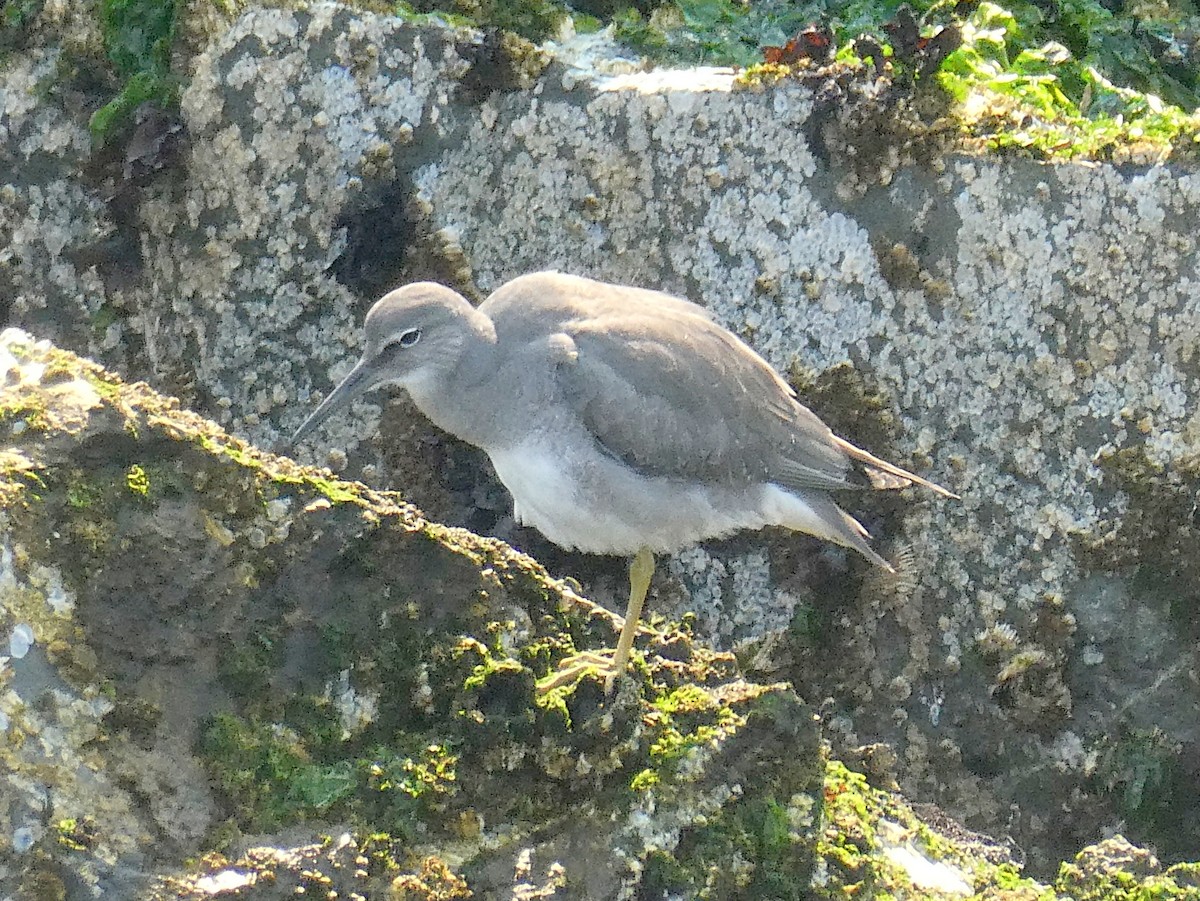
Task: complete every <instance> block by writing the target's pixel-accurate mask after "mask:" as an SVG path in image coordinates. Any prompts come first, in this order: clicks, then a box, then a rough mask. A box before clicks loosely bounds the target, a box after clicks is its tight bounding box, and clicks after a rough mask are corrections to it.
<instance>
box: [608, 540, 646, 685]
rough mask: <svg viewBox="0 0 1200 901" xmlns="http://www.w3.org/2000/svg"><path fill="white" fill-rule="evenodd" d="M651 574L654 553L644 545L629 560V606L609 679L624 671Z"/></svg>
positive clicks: (640, 618)
mask: <svg viewBox="0 0 1200 901" xmlns="http://www.w3.org/2000/svg"><path fill="white" fill-rule="evenodd" d="M653 575H654V554H653V553H651V551H650V548H648V547H644V548H642V549H641V550H640V551H638V552H637V553H636V554H635V555H634V557H633V559H632V560H630V561H629V606H628V607H626V608H625V625H624V626H622V627H621V637H620V638H619V639H617V652H616V653H615V654H613V659H612V673H611V674H610V676H609V678H610V679H615V678H616V677H617V676H619V675H621V673H623V672H625V666H626V664H628V663H629V652H630V651H632V650H633V640H634V639H635V638H636V637H637V631H638V623H640V622H641V621H642V605H643V604H645V603H646V593H647V592H648V591H649V590H650V578H651V577H652V576H653ZM608 689H609V691H611V690H612V686H611V685H610V686H608Z"/></svg>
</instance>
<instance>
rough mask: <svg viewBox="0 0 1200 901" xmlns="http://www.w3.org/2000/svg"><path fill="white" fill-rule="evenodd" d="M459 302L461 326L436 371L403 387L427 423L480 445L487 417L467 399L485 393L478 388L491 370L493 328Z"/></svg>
mask: <svg viewBox="0 0 1200 901" xmlns="http://www.w3.org/2000/svg"><path fill="white" fill-rule="evenodd" d="M463 304H464V307H465V309H464V310H463V325H464V327H463V329H462V331H461V333H460V335H461V340H460V341H459V342H458V345H457V346H456V347H455V348H454V350H453V352H451V353H448V354H446V355H445V356H444V357H443V359H442V365H441V366H439V367H438V369H437V370H436V371H433V372H430V373H428V374H427V375H426V376H425V377H423V378H419V379H415V380H413V381H410V382H409V383H408V384H406V385H405V387H406V388H407V389H408V393H409V396H410V397H411V398H412V399H413V403H415V404H416V405H417V408H418V409H419V410H420V411H421V412H422V413H424V414H425V416H426V417H427V418H428V419H429V421H430V422H432V423H433V424H434V425H436V426H437V427H438V428H440V429H442V430H443V431H445V432H449V433H450V434H451V435H453V436H454V437H456V438H460V439H462V440H463V441H466V442H467V443H468V444H473V445H475V446H476V447H483V446H485V445H486V444H487V443H488V438H489V435H488V434H487V432H486V423H487V421H488V420H490V418H491V417H486V416H481V415H480V414H479V411H478V407H477V404H473V403H470V401H471V400H476V401H478V400H480V399H481V397H480V395H481V394H486V393H487V392H486V391H484V392H481V390H480V389H481V387H482V386H483V384H484V383H486V381H487V378H488V374H489V373H492V372H494V370H495V366H494V364H493V358H494V356H495V353H496V327H495V325H493V323H492V320H491V319H490V318H488V316H487V315H486V314H484V313H480V312H479V311H478V310H477V309H475V308H474V307H472V306H471V305H470V304H468V303H466V301H463Z"/></svg>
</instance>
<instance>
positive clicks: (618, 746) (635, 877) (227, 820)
mask: <svg viewBox="0 0 1200 901" xmlns="http://www.w3.org/2000/svg"><path fill="white" fill-rule="evenodd" d="M0 372H3V379H4V380H3V382H2V383H0V426H2V427H3V429H4V432H5V434H6V435H7V436H9V437H8V441H7V444H6V448H5V450H4V452H3V453H2V454H0V498H2V499H3V514H2V515H0V635H3V636H4V637H5V641H6V644H7V647H6V650H7V651H8V653H7V654H6V655H5V656H4V657H2V658H0V663H2V664H3V665H2V666H0V739H2V742H0V788H2V796H3V798H4V800H5V803H4V805H3V809H0V896H3V897H19V898H63V897H71V898H90V897H97V898H101V897H104V898H110V897H111V898H130V899H132V898H141V897H155V898H159V897H163V898H165V897H177V896H178V897H206V896H211V895H212V894H216V893H219V891H221V890H229V891H233V890H235V889H247V891H248V893H247V894H243V895H241V897H255V898H264V899H266V898H275V897H294V896H295V894H297V892H296V889H298V888H303V887H305V886H307V887H308V889H309V890H312V891H315V890H316V889H318V888H321V887H322V886H324V890H325V891H326V892H329V891H337V892H341V893H342V895H343V896H346V897H349V896H351V893H352V892H358V893H360V895H362V896H364V897H420V898H423V897H430V898H434V897H440V898H459V897H462V898H466V897H470V896H471V892H474V893H475V896H476V897H481V898H493V897H495V898H499V897H511V892H512V891H513V888H512V886H513V885H514V884H515V883H523V884H528V885H529V886H530V887H531V888H530V891H533V890H534V889H537V888H539V887H541V888H545V891H546V894H545V895H543V897H564V898H579V899H584V898H588V899H590V898H617V897H632V896H633V895H634V894H635V893H636V892H638V891H640V890H643V889H644V890H646V891H652V890H653V889H654V887H655V886H658V887H659V889H661V890H663V891H665V890H667V889H672V890H675V889H679V890H683V889H686V888H687V887H688V886H692V887H694V888H697V889H698V888H699V887H701V886H703V885H705V883H706V880H707V881H708V882H710V883H711V884H713V885H715V886H716V887H717V889H716V890H717V891H718V893H719V895H720V896H722V897H729V896H732V895H733V894H736V891H740V890H742V889H746V890H749V889H750V888H753V887H754V886H756V885H768V884H769V885H771V886H775V888H774V889H772V891H773V892H775V893H776V894H777V895H778V896H781V897H782V896H788V897H798V896H799V894H800V893H801V890H802V887H803V886H805V885H806V884H807V880H808V876H809V874H810V872H811V870H812V868H813V856H814V853H815V847H816V842H815V837H816V832H817V831H818V829H819V826H820V823H819V820H820V810H821V805H822V783H823V778H824V757H823V754H822V752H821V749H820V745H819V738H818V733H817V728H816V722H815V719H814V718H813V716H812V714H811V712H810V711H809V710H808V708H807V707H806V706H805V705H804V704H803V703H802V702H801V701H800V700H799V699H798V698H797V697H796V696H795V694H794V693H793V692H792V691H791V690H790V688H789V687H788V686H786V685H783V684H776V685H770V686H766V685H754V684H750V683H747V682H745V681H742V680H741V679H738V678H736V674H735V672H734V665H733V661H732V659H731V658H730V657H729V656H728V655H718V654H714V653H713V652H711V651H707V650H705V649H703V648H701V647H698V646H694V645H693V643H692V641H691V639H690V637H689V636H688V635H686V634H685V633H682V632H680V631H679V630H677V629H676V630H669V631H666V632H663V633H661V634H660V637H659V640H658V641H657V642H656V646H657V648H658V650H659V651H661V652H662V653H663V654H665V655H666V657H665V658H664V657H657V656H656V657H654V658H653V660H652V662H650V663H649V664H643V665H639V667H638V672H639V673H640V675H638V676H634V677H632V678H630V679H627V680H625V681H624V683H623V685H622V687H621V690H620V692H619V693H618V694H617V695H616V696H613V697H609V698H606V697H605V696H604V693H603V689H602V688H601V687H600V684H599V682H598V681H596V680H593V679H590V678H585V679H583V680H582V681H580V682H578V684H572V685H569V686H562V687H559V688H557V689H555V690H554V691H552V692H550V693H549V694H546V695H541V696H535V693H534V680H535V679H536V678H540V677H541V676H543V675H545V674H546V672H547V671H550V670H552V669H553V667H554V666H555V664H556V662H557V660H558V659H559V658H561V657H562V656H563V655H564V654H569V653H570V652H571V649H572V648H573V647H575V646H579V647H602V646H604V645H605V644H611V643H612V641H613V634H614V633H613V625H612V622H611V617H610V616H609V615H607V614H604V613H602V612H601V611H599V610H598V609H597V608H595V607H594V605H591V604H589V603H588V602H586V601H584V600H583V599H580V598H578V597H575V596H573V595H572V594H571V592H570V591H569V590H567V589H565V588H564V587H563V586H562V585H561V584H560V583H557V582H555V581H553V580H551V579H549V578H548V577H547V576H546V575H545V573H544V571H542V570H541V569H540V568H539V567H538V566H537V565H536V564H535V563H534V562H533V561H532V560H530V559H529V558H527V557H523V556H522V555H519V554H517V553H515V552H513V551H512V550H511V549H510V548H508V547H507V546H506V545H504V544H503V543H502V542H499V541H495V540H489V539H481V538H478V537H476V536H474V535H472V534H470V533H468V532H465V531H462V530H454V529H447V528H444V527H441V526H437V525H434V524H431V523H428V522H426V521H424V520H423V519H422V518H421V517H420V515H419V514H418V513H417V511H415V510H414V509H413V508H411V507H408V506H407V505H403V504H401V503H399V502H398V500H397V498H396V497H395V496H389V495H386V494H382V493H378V492H373V491H371V490H369V489H367V488H365V487H364V486H362V485H357V484H354V483H347V482H339V481H337V480H336V479H333V478H332V477H330V476H329V475H328V473H319V472H316V471H314V470H302V469H300V468H299V467H298V466H296V465H295V464H294V463H292V462H291V461H288V460H286V459H283V458H277V457H272V456H271V455H269V454H263V453H261V452H259V451H257V450H255V449H254V448H252V447H250V446H248V445H246V444H243V443H242V442H240V441H238V440H237V439H234V438H231V437H229V436H228V435H226V434H224V433H223V432H222V431H221V430H220V429H219V428H218V427H217V426H215V425H214V424H213V423H211V422H209V421H207V420H203V419H201V418H200V417H198V416H196V415H194V414H191V413H187V412H185V411H181V410H180V409H179V408H178V404H177V403H176V402H175V401H173V400H170V399H167V398H164V397H161V396H159V395H157V394H155V393H154V392H153V391H151V390H150V389H148V388H147V387H146V386H145V385H139V384H134V385H125V384H122V383H121V382H120V381H119V380H117V379H116V378H115V377H113V376H111V375H109V374H108V373H106V372H104V371H103V370H101V369H100V368H99V367H97V366H95V365H93V364H88V363H86V362H84V361H81V360H79V359H77V358H75V357H73V356H72V355H70V354H67V353H65V352H62V351H59V350H56V349H55V348H53V347H51V346H50V345H49V344H48V342H40V343H38V342H34V341H33V340H32V339H31V338H29V337H28V336H27V335H25V334H24V333H21V332H18V331H16V330H7V331H5V332H4V333H3V334H2V335H0ZM643 690H645V691H646V692H648V693H647V694H645V695H643ZM345 822H350V823H353V825H354V827H356V828H357V830H358V831H357V832H354V831H353V830H352V829H351V827H348V826H345V825H342V824H343V823H345ZM285 829H290V832H289V833H288V834H287V835H286V837H285V836H283V835H280V834H279V833H280V832H281V831H282V830H285ZM781 830H782V831H781ZM385 832H386V833H387V834H384V833H385ZM243 834H244V835H245V836H257V838H249V837H243ZM330 835H333V836H335V838H329V837H328V836H330ZM761 835H769V836H770V840H769V841H760V836H761ZM322 836H325V838H322ZM339 836H340V837H339ZM218 845H219V846H222V847H223V848H225V849H226V850H228V849H229V848H231V847H242V848H250V849H251V850H246V852H245V854H243V855H242V856H241V858H240V862H238V863H233V864H231V865H230V866H229V867H226V866H225V865H224V862H223V858H220V857H219V856H217V857H211V858H206V859H205V860H204V861H203V866H202V867H201V871H202V874H201V875H200V876H199V877H197V876H196V875H195V874H192V875H188V876H185V875H184V874H181V873H180V872H179V867H180V866H181V864H182V861H184V860H185V859H189V858H190V859H196V858H197V857H199V856H200V855H201V854H202V853H203V852H205V851H206V850H208V849H210V848H212V847H214V846H218ZM253 849H257V850H253ZM675 857H677V858H678V860H677V861H675V862H673V864H672V866H671V867H670V868H668V869H664V867H665V862H666V861H667V860H674V858H675ZM445 858H448V859H451V860H453V861H454V864H453V866H452V867H451V866H450V865H448V864H447V863H445V862H444V859H445ZM205 871H212V873H211V874H209V875H203V874H204V872H205ZM710 871H711V873H710ZM267 873H271V874H273V875H271V876H269V877H268V875H266V874H267ZM164 874H165V876H170V877H172V878H169V879H164V878H158V877H159V876H162V875H164ZM722 874H736V875H730V876H728V877H727V876H724V875H722ZM727 882H728V884H726V883H727ZM422 886H424V888H422ZM722 886H725V887H724V888H723V887H722ZM737 886H740V888H737ZM556 888H562V889H563V891H562V892H561V893H559V894H555V890H556ZM250 890H253V893H252V894H251V893H249V891H250ZM406 890H407V891H412V892H413V893H414V894H411V895H409V894H405V891H406ZM389 891H390V892H392V893H393V894H391V895H388V894H387V892H389ZM438 891H441V892H443V894H437V892H438ZM422 892H425V893H426V894H422ZM531 897H536V896H532V895H531Z"/></svg>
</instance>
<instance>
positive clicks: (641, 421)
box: [559, 308, 863, 490]
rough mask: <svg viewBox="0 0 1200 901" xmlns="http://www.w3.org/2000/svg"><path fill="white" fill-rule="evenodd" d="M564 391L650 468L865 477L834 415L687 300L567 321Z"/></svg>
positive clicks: (789, 481)
mask: <svg viewBox="0 0 1200 901" xmlns="http://www.w3.org/2000/svg"><path fill="white" fill-rule="evenodd" d="M563 330H564V332H566V334H568V335H569V336H570V337H571V338H572V340H573V341H574V342H575V346H576V350H577V356H576V357H575V359H574V360H573V362H570V363H564V364H562V365H561V366H560V371H559V378H560V384H561V387H562V390H563V394H564V396H565V398H566V399H567V401H568V402H569V403H570V404H571V405H572V406H573V407H574V409H575V410H576V412H577V413H578V415H579V417H580V420H581V421H582V422H583V424H584V426H585V427H586V428H587V429H588V430H589V431H590V432H591V433H592V435H594V436H595V439H596V442H597V443H598V444H599V445H600V446H601V447H602V448H603V449H604V450H605V451H606V452H607V453H609V454H611V455H612V456H614V457H617V458H619V459H620V460H622V461H624V462H625V463H627V464H628V465H630V466H633V467H635V468H637V469H638V470H639V471H641V472H644V473H646V474H647V475H659V476H673V477H676V478H685V479H703V480H705V481H717V482H724V483H727V484H749V483H753V482H765V481H771V482H777V483H779V484H781V485H784V486H786V487H789V488H817V489H826V490H828V489H834V488H847V487H855V486H859V485H862V484H863V483H862V481H861V480H860V479H859V478H858V477H857V475H858V474H857V472H855V471H853V470H852V469H851V465H850V459H849V458H848V456H847V454H846V452H845V451H844V450H843V449H842V448H841V447H840V446H839V445H838V444H837V443H836V441H835V439H834V436H833V434H832V433H831V432H830V431H829V429H828V427H826V425H825V424H824V423H823V422H821V420H820V419H818V418H817V417H816V416H815V415H813V413H811V412H810V411H809V410H808V409H807V408H805V407H803V406H801V405H800V404H799V403H797V402H796V400H795V398H794V396H793V394H792V391H791V388H789V387H788V385H787V383H786V382H784V381H783V380H782V379H780V378H779V376H778V375H776V374H775V372H774V370H772V369H771V368H770V366H768V365H767V364H766V363H765V362H764V361H763V360H762V359H761V358H760V357H759V356H758V355H757V354H755V353H754V352H753V351H752V350H750V348H749V347H747V346H746V345H745V344H743V343H742V342H741V341H739V340H738V339H737V338H736V337H734V336H733V335H732V334H730V333H729V332H727V331H725V330H724V329H722V328H720V327H719V326H717V325H715V324H713V323H712V322H710V321H709V320H708V319H706V318H704V317H702V316H699V315H695V314H692V313H690V312H689V311H687V310H683V309H666V310H664V309H662V308H656V309H651V310H646V311H645V312H640V311H639V310H637V309H636V308H635V309H632V310H630V309H625V310H622V311H621V313H620V315H619V316H617V315H611V314H601V315H598V316H593V317H589V318H586V319H582V320H576V321H575V322H571V323H566V324H564V329H563Z"/></svg>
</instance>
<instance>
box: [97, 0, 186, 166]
mask: <svg viewBox="0 0 1200 901" xmlns="http://www.w3.org/2000/svg"><path fill="white" fill-rule="evenodd" d="M179 8H180V3H179V2H178V0H100V5H99V10H98V12H99V17H100V28H101V33H102V35H103V39H104V50H105V54H106V55H107V57H108V60H109V63H110V64H111V65H112V67H113V71H114V73H115V74H116V76H117V78H118V79H120V80H121V82H122V84H121V88H120V90H119V91H118V92H117V95H116V96H115V97H113V98H112V99H111V100H109V101H108V102H107V103H106V104H105V105H104V106H102V107H101V108H100V109H98V110H96V112H94V113H93V114H92V117H91V119H90V121H89V122H88V128H89V130H90V131H91V133H92V139H93V140H94V141H95V142H96V144H97V145H99V146H103V145H104V144H105V143H107V142H108V141H109V140H110V139H111V138H112V137H113V136H114V134H116V133H117V132H118V131H119V130H120V129H122V128H123V127H124V126H125V125H126V124H128V122H129V121H130V120H131V119H132V116H133V112H134V110H136V109H137V108H138V107H139V106H141V105H142V104H143V103H154V104H156V105H158V106H160V107H168V106H173V105H175V104H177V103H178V95H179V84H178V80H177V79H176V78H174V77H173V76H172V74H171V50H172V47H173V44H174V41H175V30H176V20H177V18H178V14H179Z"/></svg>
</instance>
